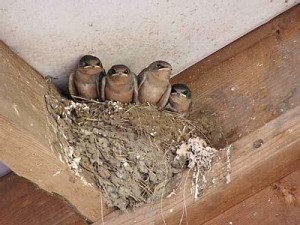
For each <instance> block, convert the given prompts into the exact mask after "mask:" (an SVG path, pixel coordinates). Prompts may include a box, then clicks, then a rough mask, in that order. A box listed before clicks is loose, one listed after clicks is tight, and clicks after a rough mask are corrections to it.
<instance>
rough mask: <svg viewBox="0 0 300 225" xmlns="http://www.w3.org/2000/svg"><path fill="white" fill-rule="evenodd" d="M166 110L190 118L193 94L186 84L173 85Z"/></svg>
mask: <svg viewBox="0 0 300 225" xmlns="http://www.w3.org/2000/svg"><path fill="white" fill-rule="evenodd" d="M165 108H166V110H169V111H172V112H177V113H179V114H181V115H183V116H186V117H187V116H188V115H189V113H190V111H191V108H192V93H191V90H190V89H189V87H188V86H186V85H185V84H173V85H172V89H171V94H170V97H169V101H168V104H167V105H166V107H165Z"/></svg>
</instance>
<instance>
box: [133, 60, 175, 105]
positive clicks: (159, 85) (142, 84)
mask: <svg viewBox="0 0 300 225" xmlns="http://www.w3.org/2000/svg"><path fill="white" fill-rule="evenodd" d="M171 72H172V66H171V65H170V64H169V63H167V62H165V61H155V62H153V63H151V64H150V65H149V66H148V67H146V68H145V69H143V70H142V71H141V72H140V74H139V75H138V77H137V79H138V84H139V101H140V103H146V102H148V103H150V104H152V105H156V106H157V107H158V108H159V109H160V110H161V109H163V108H164V107H165V105H166V104H167V102H168V99H169V95H170V92H171V84H170V78H171Z"/></svg>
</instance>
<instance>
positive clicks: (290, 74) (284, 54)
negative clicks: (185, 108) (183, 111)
mask: <svg viewBox="0 0 300 225" xmlns="http://www.w3.org/2000/svg"><path fill="white" fill-rule="evenodd" d="M299 21H300V6H299V5H298V6H295V7H294V8H292V9H291V10H289V11H287V12H286V13H284V14H282V15H280V16H279V17H277V18H275V19H274V20H272V21H270V22H269V23H268V24H266V25H264V26H262V27H260V28H258V29H256V30H254V31H253V32H251V33H250V34H248V35H246V36H245V37H242V38H241V39H239V40H237V41H235V42H234V43H233V44H230V45H229V46H227V47H225V48H224V49H221V50H219V51H218V52H217V53H215V54H214V55H212V56H211V57H208V58H207V59H205V60H204V61H201V62H199V63H197V64H195V65H194V66H192V67H191V68H189V69H187V70H186V71H184V72H182V73H181V74H179V75H178V76H176V77H174V79H173V80H172V82H173V83H178V82H179V83H186V84H188V85H189V86H190V88H191V90H192V94H193V96H192V97H193V106H194V107H193V112H192V117H197V114H198V113H199V111H201V110H208V109H209V110H210V111H211V112H212V113H215V114H217V115H218V117H219V119H220V121H221V123H222V125H223V128H224V131H225V133H226V135H227V136H228V140H229V142H233V141H235V140H237V139H238V138H240V137H242V136H245V135H247V134H249V133H250V132H252V131H254V130H255V129H257V128H258V127H260V126H262V125H263V124H265V123H267V122H269V121H270V120H272V119H274V118H276V117H277V116H279V115H280V114H282V113H284V112H286V111H287V110H288V109H290V108H293V107H295V106H297V105H299V104H300V98H299V95H300V72H299V71H300V63H299V62H300V22H299Z"/></svg>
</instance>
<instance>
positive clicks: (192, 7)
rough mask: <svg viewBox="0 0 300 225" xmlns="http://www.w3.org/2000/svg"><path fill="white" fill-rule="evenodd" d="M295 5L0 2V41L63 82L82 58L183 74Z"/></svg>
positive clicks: (246, 0)
mask: <svg viewBox="0 0 300 225" xmlns="http://www.w3.org/2000/svg"><path fill="white" fill-rule="evenodd" d="M297 3H299V0H296V1H295V0H293V1H292V0H227V1H226V0H186V1H182V0H152V1H150V0H123V1H121V0H111V1H108V0H98V1H86V0H76V1H70V0H47V1H38V0H14V1H5V0H0V39H2V40H3V41H4V42H6V43H7V44H8V45H9V46H10V47H12V48H13V49H14V50H15V52H17V53H18V54H19V55H20V56H22V57H23V58H24V59H25V60H26V61H27V62H29V63H30V64H31V65H32V66H33V67H35V68H36V69H37V70H38V71H39V72H41V73H42V74H44V75H51V76H54V77H59V78H60V79H59V81H58V83H62V82H63V80H64V79H65V77H67V75H68V74H69V72H70V71H71V70H72V69H73V68H74V67H75V65H76V62H77V60H78V59H79V57H80V56H82V55H84V54H94V55H96V56H98V57H100V59H101V60H102V62H103V64H104V66H105V68H106V69H109V67H110V66H111V65H113V64H117V63H122V64H126V65H128V66H129V67H130V68H131V69H132V70H133V71H134V72H136V73H138V72H139V71H140V70H141V69H142V68H143V67H145V66H146V65H148V64H149V63H151V62H152V61H154V60H157V59H163V60H166V61H169V62H170V63H171V64H172V65H173V69H174V74H177V73H178V72H180V71H182V70H184V69H186V68H187V67H189V66H191V65H193V64H194V63H196V62H198V61H200V60H201V59H203V58H205V57H206V56H208V55H210V54H211V53H213V52H215V51H217V50H218V49H220V48H222V47H224V46H225V45H227V44H229V43H230V42H232V41H234V40H235V39H237V38H239V37H240V36H242V35H244V34H245V33H247V32H249V31H251V30H253V29H254V28H256V27H258V26H259V25H261V24H263V23H265V22H267V21H268V20H270V19H271V18H273V17H274V16H276V15H278V14H280V13H281V12H283V11H285V10H287V9H288V8H290V7H291V6H293V5H295V4H297Z"/></svg>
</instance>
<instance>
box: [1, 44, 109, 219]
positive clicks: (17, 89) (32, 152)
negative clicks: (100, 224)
mask: <svg viewBox="0 0 300 225" xmlns="http://www.w3.org/2000/svg"><path fill="white" fill-rule="evenodd" d="M0 79H1V83H0V103H1V104H0V160H1V161H3V162H5V164H7V165H8V166H9V167H10V168H11V169H12V170H13V171H14V172H15V173H17V174H18V175H20V176H23V177H25V178H27V179H29V180H31V181H33V182H34V183H36V184H37V185H38V186H39V187H40V188H42V189H44V190H46V191H48V192H50V193H57V194H58V195H61V196H62V197H64V198H66V199H67V200H68V201H69V202H70V203H71V204H72V205H74V206H75V207H76V208H77V209H78V210H79V211H80V213H82V214H83V215H84V216H85V217H87V218H88V219H90V220H94V221H95V220H97V219H99V218H100V214H101V207H100V199H101V196H100V192H99V191H98V189H97V188H95V187H93V186H87V185H86V184H84V182H82V181H81V180H80V178H79V177H76V176H74V175H73V173H72V172H71V171H70V170H69V169H68V167H67V166H66V164H64V163H62V162H61V161H60V160H59V159H58V157H57V156H56V155H55V151H54V148H53V144H54V143H55V141H56V137H55V135H54V132H53V130H51V129H50V125H51V118H50V117H49V115H48V112H47V109H46V105H45V100H44V95H45V94H46V92H47V90H48V89H47V85H46V83H45V80H44V79H43V78H42V77H41V75H40V74H38V73H37V72H36V71H35V70H33V69H32V68H31V67H30V66H29V65H28V64H27V63H25V62H24V61H23V60H22V59H21V58H19V57H18V56H17V55H15V54H14V53H13V52H12V51H10V50H9V48H8V47H6V46H5V44H4V43H3V42H0ZM52 124H54V123H53V122H52ZM107 212H108V211H107V210H106V209H105V210H104V213H107Z"/></svg>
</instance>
